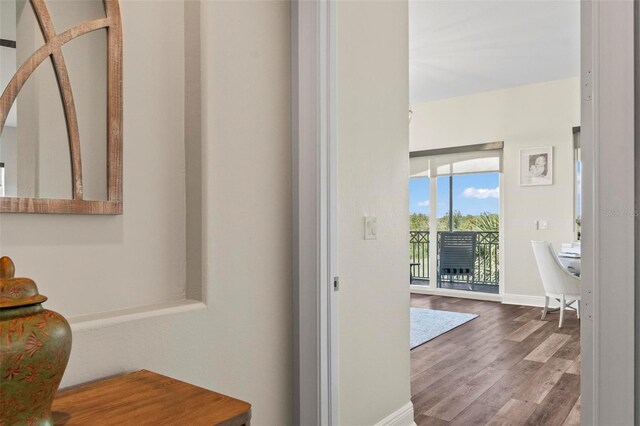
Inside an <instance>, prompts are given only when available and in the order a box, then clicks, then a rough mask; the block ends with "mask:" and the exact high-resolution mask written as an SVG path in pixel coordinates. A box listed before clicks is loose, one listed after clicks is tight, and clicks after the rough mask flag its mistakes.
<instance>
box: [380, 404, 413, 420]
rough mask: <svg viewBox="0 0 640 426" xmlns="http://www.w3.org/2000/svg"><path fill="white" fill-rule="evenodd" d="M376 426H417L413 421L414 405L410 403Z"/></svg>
mask: <svg viewBox="0 0 640 426" xmlns="http://www.w3.org/2000/svg"><path fill="white" fill-rule="evenodd" d="M375 426H415V422H414V421H413V404H412V403H411V401H409V402H408V403H407V404H405V405H403V406H402V407H400V408H399V409H397V410H396V411H394V412H393V413H391V414H389V415H388V416H387V417H385V418H384V419H382V420H380V421H379V422H378V423H376V425H375Z"/></svg>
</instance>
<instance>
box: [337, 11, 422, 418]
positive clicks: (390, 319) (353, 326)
mask: <svg viewBox="0 0 640 426" xmlns="http://www.w3.org/2000/svg"><path fill="white" fill-rule="evenodd" d="M337 31H338V32H337V45H338V46H337V62H338V69H337V106H338V180H339V181H338V270H339V274H340V296H339V298H340V306H339V328H340V342H339V351H340V424H342V425H373V424H376V423H377V422H379V421H380V420H382V419H384V418H385V417H387V416H388V415H390V414H392V413H394V412H398V410H401V409H402V408H403V407H407V405H408V404H410V389H409V288H408V287H409V286H408V282H409V270H408V263H407V259H408V246H407V241H409V221H408V215H409V211H408V206H409V204H408V203H409V197H408V186H407V179H408V177H409V159H408V152H409V149H408V148H409V143H408V124H407V119H408V117H407V105H408V64H409V60H408V10H407V2H406V1H383V2H380V1H357V2H356V1H340V2H338V3H337ZM365 216H376V217H377V222H378V227H377V229H378V237H377V240H366V241H365V240H364V220H363V218H364V217H365ZM409 407H410V405H409ZM412 415H413V411H412V410H411V409H409V410H408V412H407V415H406V417H405V418H404V420H405V421H406V422H407V423H406V424H411V423H412V422H413V418H412ZM398 424H399V423H398Z"/></svg>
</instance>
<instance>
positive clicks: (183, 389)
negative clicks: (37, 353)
mask: <svg viewBox="0 0 640 426" xmlns="http://www.w3.org/2000/svg"><path fill="white" fill-rule="evenodd" d="M52 411H53V418H54V422H55V424H56V425H67V426H72V425H92V426H103V425H104V426H106V425H123V426H124V425H135V426H138V425H154V426H156V425H167V426H168V425H193V426H197V425H222V426H249V423H250V420H251V405H250V404H249V403H247V402H244V401H240V400H238V399H234V398H231V397H228V396H226V395H222V394H219V393H216V392H212V391H209V390H206V389H203V388H200V387H197V386H193V385H190V384H188V383H185V382H181V381H179V380H175V379H172V378H170V377H166V376H162V375H160V374H156V373H152V372H150V371H146V370H141V371H137V372H135V373H129V374H124V375H121V376H115V377H111V378H107V379H103V380H98V381H95V382H91V383H87V384H83V385H78V386H74V387H71V388H68V389H63V390H61V391H59V392H58V394H57V395H56V399H55V400H54V402H53V408H52Z"/></svg>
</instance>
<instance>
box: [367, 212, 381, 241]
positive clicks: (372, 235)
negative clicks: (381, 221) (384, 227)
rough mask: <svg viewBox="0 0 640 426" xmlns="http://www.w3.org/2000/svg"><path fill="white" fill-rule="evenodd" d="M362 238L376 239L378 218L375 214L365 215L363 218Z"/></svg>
mask: <svg viewBox="0 0 640 426" xmlns="http://www.w3.org/2000/svg"><path fill="white" fill-rule="evenodd" d="M364 239H365V240H377V239H378V219H377V218H376V217H375V216H367V217H365V218H364Z"/></svg>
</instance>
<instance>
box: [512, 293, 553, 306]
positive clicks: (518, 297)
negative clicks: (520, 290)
mask: <svg viewBox="0 0 640 426" xmlns="http://www.w3.org/2000/svg"><path fill="white" fill-rule="evenodd" d="M502 303H503V304H505V305H521V306H540V307H543V306H544V296H530V295H526V294H511V293H509V294H504V295H503V296H502Z"/></svg>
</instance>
